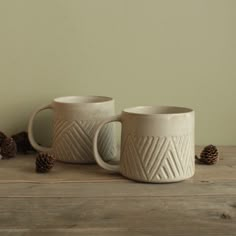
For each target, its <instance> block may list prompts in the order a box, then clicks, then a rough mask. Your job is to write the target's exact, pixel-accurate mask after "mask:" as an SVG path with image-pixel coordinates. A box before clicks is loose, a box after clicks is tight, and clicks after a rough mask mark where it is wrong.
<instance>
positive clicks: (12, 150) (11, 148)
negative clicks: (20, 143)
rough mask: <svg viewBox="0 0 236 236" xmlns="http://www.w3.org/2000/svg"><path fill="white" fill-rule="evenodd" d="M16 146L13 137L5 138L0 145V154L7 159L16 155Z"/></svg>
mask: <svg viewBox="0 0 236 236" xmlns="http://www.w3.org/2000/svg"><path fill="white" fill-rule="evenodd" d="M16 152H17V147H16V143H15V141H14V139H13V138H5V139H4V141H3V143H2V145H1V155H2V157H3V159H9V158H12V157H15V156H16Z"/></svg>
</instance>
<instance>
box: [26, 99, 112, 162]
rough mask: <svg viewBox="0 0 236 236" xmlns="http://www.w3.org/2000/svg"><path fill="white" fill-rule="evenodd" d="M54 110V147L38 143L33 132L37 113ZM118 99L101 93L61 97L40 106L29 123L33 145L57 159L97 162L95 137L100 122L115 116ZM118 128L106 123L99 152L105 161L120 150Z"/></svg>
mask: <svg viewBox="0 0 236 236" xmlns="http://www.w3.org/2000/svg"><path fill="white" fill-rule="evenodd" d="M44 109H52V110H53V113H54V122H53V144H52V147H51V148H46V147H42V146H40V145H38V144H37V143H36V141H35V139H34V135H33V121H34V118H35V116H36V115H37V113H39V112H40V111H42V110H44ZM114 110H115V108H114V100H113V99H112V98H109V97H101V96H71V97H60V98H56V99H54V100H53V102H52V103H51V104H49V105H47V106H43V107H41V108H39V109H37V110H36V111H35V112H34V113H33V114H32V116H31V118H30V121H29V126H28V133H29V140H30V143H31V144H32V146H33V147H34V148H35V149H36V150H38V151H42V152H52V153H53V154H54V155H55V157H56V159H57V160H60V161H64V162H70V163H94V162H95V159H94V156H93V150H92V139H93V136H94V133H95V130H96V128H97V125H98V123H100V122H101V120H103V119H104V118H107V117H110V116H112V115H114V112H115V111H114ZM114 132H115V130H114V127H113V126H110V125H108V126H106V127H104V129H103V130H102V132H101V136H100V141H99V145H98V146H99V151H100V152H101V154H102V155H103V158H104V160H111V159H112V158H113V157H114V155H115V153H116V146H115V142H114V141H115V140H114Z"/></svg>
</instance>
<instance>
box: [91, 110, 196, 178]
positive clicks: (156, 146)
mask: <svg viewBox="0 0 236 236" xmlns="http://www.w3.org/2000/svg"><path fill="white" fill-rule="evenodd" d="M113 121H119V122H121V124H122V129H121V150H120V153H121V155H120V163H119V164H118V165H111V164H108V163H106V162H105V161H104V160H103V159H102V158H101V156H100V154H99V152H98V145H97V144H98V141H99V133H100V130H101V129H102V127H103V126H104V125H105V124H107V123H109V122H113ZM194 149H195V146H194V111H193V110H192V109H189V108H183V107H169V106H139V107H133V108H128V109H125V110H124V111H123V112H122V114H121V115H117V116H112V117H110V118H107V119H105V120H104V121H102V122H101V124H100V125H99V126H98V128H97V131H96V132H95V136H94V140H93V151H94V156H95V159H96V161H97V163H98V164H99V165H100V166H101V167H102V168H104V169H106V170H109V171H114V172H120V173H121V174H122V175H123V176H125V177H127V178H129V179H132V180H136V181H141V182H150V183H166V182H177V181H182V180H185V179H187V178H190V177H192V176H193V175H194V172H195V159H194V156H195V151H194Z"/></svg>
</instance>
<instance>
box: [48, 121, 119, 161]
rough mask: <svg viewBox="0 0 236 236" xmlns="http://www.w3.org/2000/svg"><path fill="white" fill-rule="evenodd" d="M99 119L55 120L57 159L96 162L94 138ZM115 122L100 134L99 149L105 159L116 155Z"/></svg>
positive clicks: (54, 144) (54, 140) (54, 145)
mask: <svg viewBox="0 0 236 236" xmlns="http://www.w3.org/2000/svg"><path fill="white" fill-rule="evenodd" d="M99 123H100V122H99V121H90V120H80V121H68V120H60V119H57V120H55V123H54V124H55V125H54V139H53V148H54V154H55V156H56V158H57V159H59V160H62V161H74V162H80V163H83V162H84V163H87V162H95V160H94V157H93V149H92V139H93V135H94V133H95V131H96V129H97V125H98V124H99ZM113 129H114V127H113V124H108V125H106V126H104V127H103V129H102V130H101V133H100V136H99V142H98V149H99V152H100V153H101V155H102V156H103V157H104V160H110V159H112V158H114V155H115V151H116V150H115V145H114V137H113V134H114V132H113Z"/></svg>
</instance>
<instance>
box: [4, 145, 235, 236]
mask: <svg viewBox="0 0 236 236" xmlns="http://www.w3.org/2000/svg"><path fill="white" fill-rule="evenodd" d="M200 149H201V147H198V148H197V153H198V152H199V150H200ZM219 150H220V161H219V163H217V164H216V165H214V166H206V165H199V164H197V165H196V174H195V176H194V177H193V178H192V179H190V180H187V181H184V182H180V183H174V184H141V183H136V182H133V181H130V180H127V179H125V178H123V177H121V176H120V175H117V174H111V173H107V172H106V171H104V170H102V169H101V168H99V167H98V166H96V165H72V164H63V163H56V166H55V167H54V169H53V171H52V172H51V173H49V174H37V173H35V171H34V162H35V157H34V156H17V157H16V158H14V159H10V160H1V161H0V201H1V202H0V235H1V236H5V235H17V236H18V235H34V236H38V235H43V236H47V235H57V236H61V235H63V236H64V235H66V236H67V235H79V236H80V235H86V236H92V235H96V236H108V235H109V236H110V235H111V236H112V235H114V236H118V235H128V236H132V235H135V236H140V235H161V236H165V235H167V236H169V235H175V236H177V235H178V236H185V235H186V236H191V235H198V236H199V235H212V236H213V235H214V236H219V235H222V236H226V235H236V147H219Z"/></svg>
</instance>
